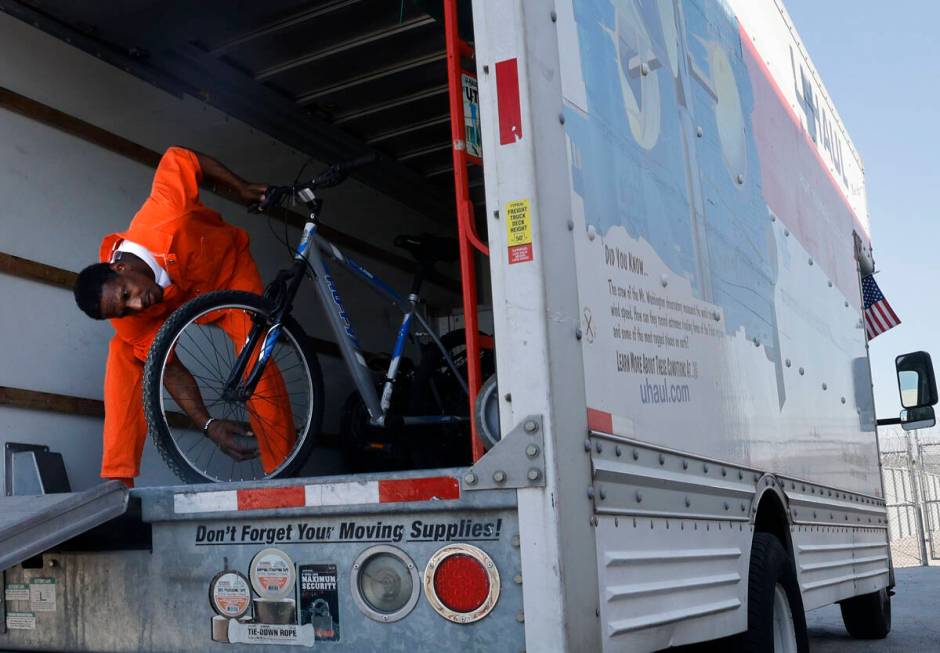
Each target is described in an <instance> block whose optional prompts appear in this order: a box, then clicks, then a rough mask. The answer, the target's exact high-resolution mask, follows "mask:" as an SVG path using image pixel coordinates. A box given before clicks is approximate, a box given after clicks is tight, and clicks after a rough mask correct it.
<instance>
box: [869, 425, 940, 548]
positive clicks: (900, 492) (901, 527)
mask: <svg viewBox="0 0 940 653" xmlns="http://www.w3.org/2000/svg"><path fill="white" fill-rule="evenodd" d="M878 441H879V446H880V448H881V471H882V475H883V478H884V489H885V504H886V508H887V511H888V536H889V538H890V540H891V554H892V557H893V559H894V566H895V567H913V566H918V565H929V564H931V561H933V560H940V430H938V429H937V428H932V429H923V430H918V431H909V432H906V431H904V430H903V429H901V428H900V427H886V428H881V429H879V438H878Z"/></svg>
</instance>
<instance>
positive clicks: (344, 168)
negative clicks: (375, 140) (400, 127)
mask: <svg viewBox="0 0 940 653" xmlns="http://www.w3.org/2000/svg"><path fill="white" fill-rule="evenodd" d="M378 158H379V157H378V154H376V153H375V152H369V153H367V154H363V155H361V156H357V157H355V158H352V159H346V160H345V161H337V162H336V163H334V164H333V165H331V166H330V167H329V168H327V169H326V170H324V171H323V172H321V173H320V174H319V175H317V176H316V177H314V178H313V179H311V180H310V181H309V182H307V183H306V184H301V185H299V186H269V187H268V190H267V191H265V193H264V199H263V200H261V201H260V202H258V203H257V204H253V205H252V206H250V207H248V210H249V211H250V212H251V213H264V212H265V211H266V210H268V209H269V208H271V207H272V206H277V205H278V204H280V203H281V202H282V201H283V200H284V199H285V198H286V197H289V196H291V195H293V194H295V193H297V192H299V191H300V190H304V189H307V190H316V189H317V188H331V187H333V186H336V185H338V184H341V183H342V182H344V181H346V177H348V176H349V173H351V172H353V171H354V170H358V169H359V168H361V167H363V166H367V165H369V164H372V163H375V162H376V161H377V160H378Z"/></svg>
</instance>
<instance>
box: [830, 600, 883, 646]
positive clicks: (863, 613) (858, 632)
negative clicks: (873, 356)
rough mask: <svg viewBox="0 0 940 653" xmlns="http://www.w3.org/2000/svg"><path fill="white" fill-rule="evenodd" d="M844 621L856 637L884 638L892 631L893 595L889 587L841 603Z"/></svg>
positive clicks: (848, 629)
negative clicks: (889, 591)
mask: <svg viewBox="0 0 940 653" xmlns="http://www.w3.org/2000/svg"><path fill="white" fill-rule="evenodd" d="M839 607H840V608H841V609H842V623H844V624H845V629H846V630H847V631H849V635H851V636H852V637H854V638H855V639H884V638H885V637H887V636H888V633H890V632H891V595H890V594H889V593H888V588H887V587H882V588H881V589H880V590H878V591H877V592H872V593H871V594H862V595H861V596H853V597H852V598H850V599H846V600H845V601H842V602H841V603H839Z"/></svg>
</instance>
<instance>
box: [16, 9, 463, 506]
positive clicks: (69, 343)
mask: <svg viewBox="0 0 940 653" xmlns="http://www.w3.org/2000/svg"><path fill="white" fill-rule="evenodd" d="M0 80H2V81H0V84H2V85H3V86H4V87H6V88H8V89H10V90H12V91H15V92H16V93H20V94H22V95H25V96H27V97H30V98H32V99H34V100H38V101H39V102H42V103H45V104H48V105H50V106H52V107H54V108H56V109H58V110H60V111H63V112H65V113H67V114H70V115H72V116H75V117H77V118H80V119H82V120H85V121H87V122H90V123H92V124H94V125H96V126H99V127H101V128H103V129H106V130H108V131H111V132H113V133H116V134H118V135H120V136H122V137H124V138H127V139H130V140H132V141H134V142H136V143H138V144H140V145H143V146H145V147H148V148H151V149H153V150H157V151H163V150H164V149H165V148H166V147H168V146H170V145H182V146H186V147H190V148H193V149H197V150H200V151H203V152H206V153H208V154H211V155H213V156H215V157H216V158H218V159H219V160H220V161H222V162H223V163H225V164H226V165H228V166H229V167H231V168H232V169H233V170H234V171H235V172H237V173H238V174H240V175H241V176H243V177H245V178H247V179H250V180H256V181H265V182H271V183H287V182H289V181H290V180H292V179H293V178H294V175H295V174H296V171H297V169H298V167H299V166H300V164H301V163H302V162H303V161H304V159H305V156H304V155H303V154H301V153H298V152H296V151H295V150H293V149H292V148H290V147H289V146H287V145H285V144H283V143H279V142H277V141H275V140H274V139H272V138H270V137H269V136H267V135H265V134H263V133H261V132H259V131H257V130H255V129H252V128H250V127H248V126H247V125H245V124H243V123H240V122H238V121H236V120H234V119H232V118H230V117H228V116H227V115H225V114H224V113H222V112H220V111H218V110H216V109H214V108H212V107H210V106H208V105H206V104H204V103H202V102H200V101H198V100H197V99H195V98H192V97H184V98H182V99H181V98H177V97H174V96H173V95H171V94H169V93H166V92H164V91H161V90H159V89H157V88H155V87H153V86H151V85H149V84H147V83H145V82H143V81H140V80H138V79H136V78H134V77H132V76H130V75H128V74H126V73H124V72H123V71H121V70H119V69H117V68H115V67H112V66H110V65H108V64H105V63H103V62H101V61H99V60H98V59H96V58H94V57H92V56H90V55H87V54H85V53H84V52H82V51H80V50H77V49H75V48H73V47H71V46H69V45H67V44H66V43H64V42H62V41H59V40H57V39H54V38H52V37H50V36H48V35H46V34H44V33H42V32H40V31H38V30H36V29H34V28H32V27H30V26H28V25H26V24H25V23H21V22H19V21H17V20H15V19H13V18H10V17H9V16H6V15H3V14H0ZM318 167H319V165H318V164H314V165H313V167H312V168H311V170H316V169H318ZM152 174H153V171H152V169H150V168H148V167H147V166H144V165H141V164H139V163H136V162H133V161H131V160H129V159H127V158H124V157H122V156H120V155H117V154H114V153H111V152H109V151H106V150H104V149H101V148H99V147H97V146H95V145H92V144H89V143H87V142H85V141H83V140H80V139H78V138H75V137H72V136H69V135H66V134H64V133H62V132H59V131H56V130H55V129H52V128H50V127H47V126H44V125H42V124H40V123H37V122H34V121H32V120H30V119H28V118H25V117H22V116H19V115H17V114H13V113H10V112H7V111H4V110H0V198H3V202H2V205H0V251H3V252H7V253H10V254H15V255H17V256H21V257H24V258H29V259H33V260H37V261H41V262H43V263H48V264H50V265H55V266H59V267H62V268H66V269H69V270H73V271H78V270H80V269H81V268H82V267H84V266H85V265H87V264H89V263H92V262H95V260H96V256H97V252H98V245H99V243H100V241H101V238H102V236H104V235H105V234H107V233H110V232H114V231H120V230H123V229H124V228H125V227H126V225H127V223H128V222H129V221H130V219H131V218H132V217H133V215H134V213H135V212H136V211H137V209H138V208H139V206H140V204H141V203H142V202H143V200H144V199H145V198H146V196H147V193H148V192H149V187H150V182H151V179H152ZM325 198H326V207H325V213H324V223H325V224H329V225H330V226H333V227H336V228H337V229H339V230H341V231H344V232H346V233H350V234H352V235H355V236H357V237H359V238H361V239H363V240H368V241H369V242H371V243H373V244H375V245H378V246H380V247H383V248H387V249H389V250H391V249H393V247H392V239H393V237H394V236H395V235H396V234H398V233H403V232H412V233H419V232H421V231H431V232H438V233H443V232H445V231H446V230H447V229H446V228H445V227H442V226H441V225H440V224H439V223H433V222H431V221H429V220H428V219H426V218H424V217H422V216H419V215H418V214H416V213H414V212H413V211H411V210H409V209H407V208H406V207H404V206H403V205H401V204H399V203H397V202H395V201H393V200H390V199H389V198H387V197H386V196H384V195H380V194H379V193H377V192H375V191H373V190H371V189H369V188H367V187H365V186H363V185H361V184H359V183H358V182H354V181H350V182H347V183H346V184H344V185H343V186H342V187H340V188H337V189H335V190H334V191H331V192H330V193H329V195H327V196H325ZM204 200H205V202H206V204H208V205H209V206H211V207H212V208H214V209H216V210H219V211H220V212H222V214H223V216H225V218H226V220H228V221H229V222H231V223H233V224H236V225H238V226H240V227H244V228H246V229H247V230H248V231H249V233H250V234H251V237H252V252H253V253H254V255H255V258H256V260H257V261H258V264H259V267H260V268H261V271H262V276H264V277H265V278H266V279H270V278H271V277H272V276H273V274H274V272H275V271H276V270H277V269H278V268H279V267H282V266H284V265H286V264H287V262H288V259H287V255H286V252H285V249H284V247H283V245H281V244H280V243H278V242H277V241H276V240H275V239H274V237H273V236H272V235H271V232H270V231H269V229H268V227H267V225H266V222H265V219H264V218H261V217H259V216H251V215H248V214H247V213H246V211H245V209H244V208H243V207H240V206H237V205H235V204H232V203H229V202H226V201H224V200H221V199H220V198H218V197H216V196H213V195H209V194H205V195H204ZM275 227H276V229H277V231H278V233H282V231H283V229H282V227H281V225H280V223H275ZM296 233H297V232H296V230H291V236H292V238H293V237H296ZM397 253H399V254H401V255H405V254H404V252H401V251H399V252H397ZM352 255H353V257H354V258H356V259H357V260H359V261H360V262H362V263H363V264H365V265H366V266H367V267H369V268H370V270H372V271H373V272H375V273H377V274H379V275H381V276H382V277H383V278H385V279H386V280H387V281H389V282H390V283H392V285H394V286H396V287H400V288H402V290H406V289H407V286H408V282H409V278H408V275H407V274H405V273H403V272H400V271H398V270H396V269H394V268H391V267H389V266H387V265H385V264H381V263H375V262H373V261H370V260H369V259H368V258H367V257H365V256H361V255H357V254H355V253H354V252H353V253H352ZM451 274H452V276H454V277H456V274H455V273H454V272H453V271H451ZM335 276H336V278H337V283H338V284H339V285H340V289H341V290H342V291H343V292H344V299H345V301H346V305H347V309H348V310H349V312H350V314H351V315H352V318H353V320H354V324H355V325H356V327H357V329H358V331H359V335H360V339H361V341H362V344H363V346H364V347H365V348H366V349H369V350H381V351H387V349H388V347H389V346H390V345H391V342H392V338H393V337H394V328H395V327H396V326H397V323H398V321H399V316H398V315H397V313H396V310H395V309H394V308H392V307H391V306H388V305H386V304H385V303H384V302H381V300H378V299H377V296H376V295H374V294H373V293H372V292H371V291H370V290H368V289H366V288H362V287H360V286H357V285H350V284H349V283H348V281H349V278H348V276H347V275H345V274H344V273H342V271H340V270H337V273H336V274H335ZM344 282H345V283H344ZM347 288H348V289H347ZM427 288H428V290H427V294H428V299H429V301H430V302H431V303H433V304H436V305H439V306H450V305H457V304H459V300H458V299H457V298H455V297H453V296H452V295H450V294H449V293H446V292H445V291H443V290H441V289H440V288H437V287H435V286H431V285H429V286H428V287H427ZM308 290H309V286H308ZM306 297H307V298H308V299H309V304H308V306H306V307H304V308H303V309H300V310H298V314H299V318H300V321H301V323H302V324H303V325H304V327H305V328H306V329H307V331H308V333H309V334H310V335H316V336H320V337H329V336H328V334H327V333H326V330H325V325H326V323H325V320H322V319H320V317H319V315H320V313H319V307H318V306H315V305H314V298H313V296H312V294H308V295H306ZM0 300H2V303H0V306H2V308H0V339H2V341H3V342H4V346H3V347H2V352H3V353H2V355H0V385H5V386H13V387H20V388H28V389H33V390H40V391H46V392H56V393H62V394H69V395H76V396H81V397H89V398H101V397H102V390H101V388H102V382H103V373H104V361H105V356H106V351H107V342H108V339H109V338H110V335H111V327H110V326H109V325H108V324H107V323H101V322H95V321H92V320H89V319H87V318H86V317H85V316H84V315H83V314H82V313H81V312H80V311H79V310H78V309H77V308H76V307H75V305H74V302H73V300H72V297H71V293H69V292H68V291H66V290H63V289H59V288H55V287H51V286H45V285H42V284H38V283H33V282H30V281H25V280H22V279H18V278H14V277H11V276H5V275H0ZM314 309H315V310H314ZM330 339H332V338H330ZM320 360H321V363H322V364H323V365H324V375H325V377H326V378H327V380H328V382H327V404H328V406H329V407H330V409H331V412H330V413H328V420H327V424H326V428H327V430H335V429H336V425H335V410H336V408H337V407H338V406H341V404H342V402H343V400H345V398H346V396H347V394H348V393H349V391H350V389H351V385H350V383H349V381H348V380H347V379H345V378H337V375H342V374H343V371H342V369H341V368H340V367H339V362H338V361H337V360H336V359H333V358H326V357H321V359H320ZM7 441H13V442H28V443H42V444H48V445H49V446H50V447H51V448H52V449H53V450H55V451H59V452H61V453H62V454H63V455H64V456H65V459H66V466H67V468H68V471H69V474H70V477H71V481H72V486H73V488H75V489H81V488H85V487H88V486H89V485H92V484H94V483H95V482H97V469H98V465H99V462H100V455H101V424H100V420H96V419H89V418H80V417H70V416H65V415H53V414H48V413H43V412H35V411H25V410H19V409H13V408H9V407H0V443H3V442H7ZM173 481H174V479H173V478H172V476H171V475H170V474H169V472H168V470H167V469H166V468H165V467H164V466H163V464H162V461H160V460H159V457H158V456H156V455H155V453H154V452H153V450H152V447H151V446H150V444H149V442H148V446H147V450H146V451H145V454H144V463H143V468H142V473H141V477H140V478H139V479H138V483H139V485H152V484H159V483H167V482H173Z"/></svg>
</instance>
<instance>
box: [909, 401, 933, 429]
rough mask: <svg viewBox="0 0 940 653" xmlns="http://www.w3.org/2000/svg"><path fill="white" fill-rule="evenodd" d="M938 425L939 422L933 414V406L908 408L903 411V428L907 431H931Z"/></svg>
mask: <svg viewBox="0 0 940 653" xmlns="http://www.w3.org/2000/svg"><path fill="white" fill-rule="evenodd" d="M936 423H937V420H936V418H935V417H934V414H933V406H919V407H917V408H906V409H904V410H902V411H901V428H902V429H904V430H905V431H913V430H915V429H929V428H930V427H932V426H933V425H934V424H936Z"/></svg>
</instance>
